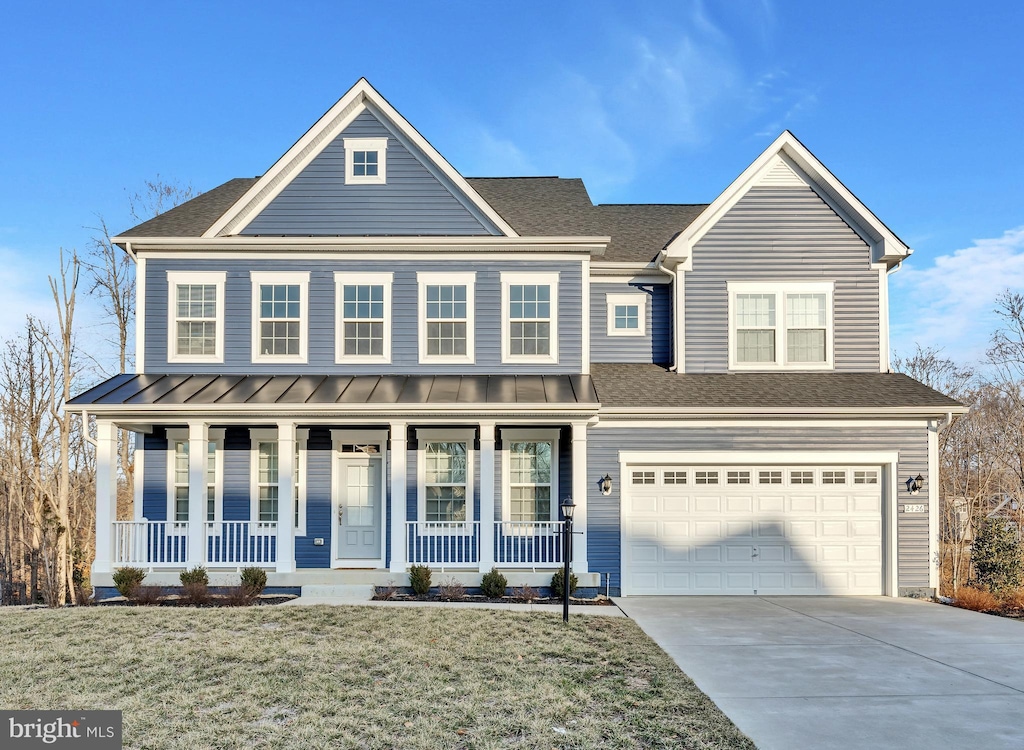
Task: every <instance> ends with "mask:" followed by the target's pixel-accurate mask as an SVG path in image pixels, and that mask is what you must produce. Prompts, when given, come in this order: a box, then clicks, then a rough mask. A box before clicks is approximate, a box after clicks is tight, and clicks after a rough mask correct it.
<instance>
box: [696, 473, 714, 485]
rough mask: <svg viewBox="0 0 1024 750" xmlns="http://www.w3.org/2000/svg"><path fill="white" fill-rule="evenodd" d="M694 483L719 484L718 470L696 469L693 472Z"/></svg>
mask: <svg viewBox="0 0 1024 750" xmlns="http://www.w3.org/2000/svg"><path fill="white" fill-rule="evenodd" d="M693 481H694V484H718V472H717V471H695V472H693Z"/></svg>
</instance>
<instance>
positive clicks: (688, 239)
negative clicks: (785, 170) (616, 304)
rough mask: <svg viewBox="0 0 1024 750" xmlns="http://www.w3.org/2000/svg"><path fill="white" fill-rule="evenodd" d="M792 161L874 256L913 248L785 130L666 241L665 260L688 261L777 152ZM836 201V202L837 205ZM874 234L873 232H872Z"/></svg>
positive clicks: (891, 259) (890, 259)
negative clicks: (839, 211)
mask: <svg viewBox="0 0 1024 750" xmlns="http://www.w3.org/2000/svg"><path fill="white" fill-rule="evenodd" d="M780 154H781V155H782V156H783V157H784V158H787V159H789V160H790V161H792V162H793V163H794V164H795V165H796V166H797V167H798V168H799V169H800V170H801V171H802V172H804V174H806V175H807V176H808V177H810V178H811V180H813V181H814V183H815V185H816V186H817V187H818V190H817V191H816V192H818V194H819V195H820V196H821V197H822V199H824V200H825V201H826V202H827V203H829V205H831V206H832V207H833V208H839V209H840V210H841V213H842V214H843V215H844V218H848V219H851V220H852V221H848V223H850V224H851V226H852V227H853V228H854V229H855V230H857V229H860V230H861V232H860V233H861V234H862V236H863V235H864V232H865V231H866V232H867V233H868V235H869V236H868V237H865V239H866V240H868V241H869V244H871V245H872V249H873V251H874V252H875V254H876V255H877V256H878V257H876V258H875V260H882V261H885V262H886V263H896V262H898V261H899V260H902V259H904V258H906V257H907V256H908V255H910V253H911V252H912V250H911V249H910V248H909V247H908V246H907V245H906V244H905V243H904V242H903V241H902V240H900V239H899V237H897V236H896V235H895V234H893V232H892V230H890V229H889V228H888V227H887V226H886V225H885V224H883V223H882V221H881V220H880V219H879V218H878V217H877V216H875V215H874V214H873V213H872V212H871V211H870V210H869V209H868V208H867V206H865V205H864V204H863V203H861V202H860V200H859V199H858V198H857V196H855V195H854V194H853V193H852V192H850V190H849V189H848V188H847V187H846V186H845V185H843V183H842V182H840V181H839V179H838V178H836V176H835V175H833V174H832V172H830V171H829V170H828V168H827V167H826V166H825V165H824V164H822V163H821V162H820V161H819V160H818V158H817V157H815V156H814V154H812V153H811V152H810V151H809V150H808V149H807V147H806V146H804V145H803V144H802V143H800V141H799V140H797V138H796V136H794V135H793V134H792V133H791V132H789V131H788V130H784V131H783V132H782V134H781V135H780V136H779V137H778V138H776V139H775V140H774V141H773V142H772V144H771V145H770V146H769V147H768V148H767V149H765V150H764V151H763V152H762V153H761V155H760V156H758V157H757V158H756V159H755V160H754V161H753V163H752V164H751V165H750V166H749V167H747V168H746V169H745V170H743V172H742V173H741V174H740V176H739V177H737V178H736V179H735V180H733V182H732V184H730V185H729V187H727V188H726V189H725V190H724V191H723V192H722V194H721V195H719V196H718V197H717V198H715V200H714V201H713V202H712V203H711V204H710V205H708V206H707V208H705V209H704V210H703V211H702V212H701V213H700V215H698V216H697V218H696V219H695V220H694V221H692V222H691V223H690V225H689V226H687V227H686V228H685V229H684V230H683V231H682V232H680V234H679V236H678V237H676V238H675V239H674V240H672V242H671V243H669V245H668V247H667V248H666V249H665V251H664V252H665V255H666V260H673V261H674V262H676V263H679V262H684V263H687V264H689V263H690V262H691V261H692V255H693V246H694V245H696V244H697V242H698V241H700V239H701V238H702V237H703V236H704V235H705V234H706V233H707V232H708V231H709V230H710V229H711V227H713V226H714V225H715V224H716V223H718V221H719V219H721V218H722V216H724V215H725V214H726V212H728V211H729V209H731V208H732V207H733V206H734V205H736V203H737V202H738V201H739V200H740V198H742V197H743V196H744V195H746V194H747V192H748V191H749V190H750V188H751V187H753V186H754V185H755V184H757V182H758V180H759V179H760V178H761V175H762V174H763V173H764V171H765V170H766V169H768V168H769V167H770V166H771V164H772V162H773V161H774V159H775V157H776V155H780ZM837 204H838V205H837ZM871 235H873V236H871Z"/></svg>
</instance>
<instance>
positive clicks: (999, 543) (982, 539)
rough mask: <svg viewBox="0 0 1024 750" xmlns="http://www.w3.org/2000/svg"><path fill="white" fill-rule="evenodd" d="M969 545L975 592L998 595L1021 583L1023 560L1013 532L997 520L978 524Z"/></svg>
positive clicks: (993, 519) (992, 519)
mask: <svg viewBox="0 0 1024 750" xmlns="http://www.w3.org/2000/svg"><path fill="white" fill-rule="evenodd" d="M977 528H978V531H977V534H976V535H975V537H974V542H973V543H972V544H971V564H972V565H973V566H974V576H975V582H976V583H977V584H978V588H985V589H988V590H989V591H991V592H993V593H996V594H998V593H999V592H1000V591H1004V590H1006V589H1015V588H1017V587H1018V586H1020V585H1021V583H1022V582H1024V580H1022V579H1024V558H1021V554H1020V542H1018V541H1017V535H1016V534H1015V533H1014V530H1013V529H1012V528H1010V527H1009V525H1008V524H1007V523H1006V521H1004V520H1003V519H1001V518H990V519H986V520H984V521H982V522H981V523H979V524H978V527H977Z"/></svg>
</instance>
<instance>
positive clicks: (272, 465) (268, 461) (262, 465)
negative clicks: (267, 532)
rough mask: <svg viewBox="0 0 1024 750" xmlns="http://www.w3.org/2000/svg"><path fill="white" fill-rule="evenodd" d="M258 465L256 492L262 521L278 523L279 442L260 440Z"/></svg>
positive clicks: (259, 518) (260, 520)
mask: <svg viewBox="0 0 1024 750" xmlns="http://www.w3.org/2000/svg"><path fill="white" fill-rule="evenodd" d="M256 452H257V456H258V461H259V464H258V467H257V471H256V492H257V498H258V501H259V508H258V510H259V517H258V519H257V520H259V522H260V523H277V506H278V496H277V493H278V486H277V480H278V476H277V442H276V441H274V442H270V441H267V442H260V443H259V444H258V445H257V449H256Z"/></svg>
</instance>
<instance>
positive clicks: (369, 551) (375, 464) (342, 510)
mask: <svg viewBox="0 0 1024 750" xmlns="http://www.w3.org/2000/svg"><path fill="white" fill-rule="evenodd" d="M336 469H337V470H336V474H335V476H336V481H335V492H334V503H333V505H334V509H333V510H334V522H333V524H332V527H333V529H334V539H333V545H334V561H335V564H336V565H338V566H349V567H379V566H380V565H381V564H382V563H381V559H382V557H383V555H382V552H381V537H382V535H381V529H382V528H383V524H382V523H381V516H382V514H381V509H382V508H383V493H382V489H383V484H382V482H381V459H380V457H379V456H376V457H372V456H366V455H346V454H341V455H340V456H339V457H338V458H337V465H336Z"/></svg>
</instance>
